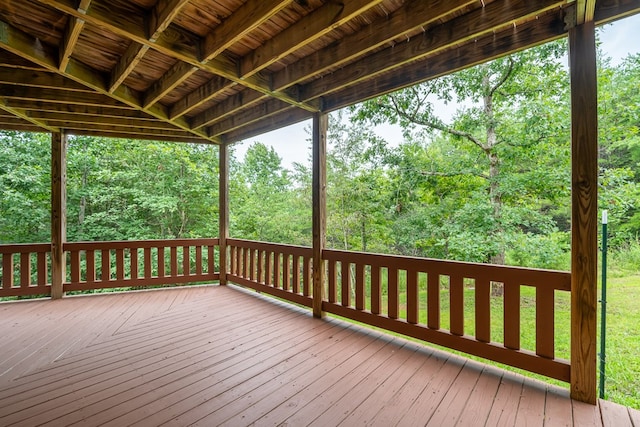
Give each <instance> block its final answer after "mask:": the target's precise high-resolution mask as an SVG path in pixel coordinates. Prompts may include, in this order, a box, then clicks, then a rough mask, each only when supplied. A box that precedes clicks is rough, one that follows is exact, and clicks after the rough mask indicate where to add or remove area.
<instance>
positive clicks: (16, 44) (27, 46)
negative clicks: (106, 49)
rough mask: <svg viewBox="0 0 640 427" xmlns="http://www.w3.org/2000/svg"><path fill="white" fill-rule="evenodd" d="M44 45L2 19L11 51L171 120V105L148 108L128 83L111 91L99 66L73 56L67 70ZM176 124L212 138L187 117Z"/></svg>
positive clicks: (2, 40)
mask: <svg viewBox="0 0 640 427" xmlns="http://www.w3.org/2000/svg"><path fill="white" fill-rule="evenodd" d="M38 44H39V45H42V44H41V43H39V42H38V40H36V39H35V38H33V37H31V36H29V35H28V34H25V33H23V32H22V31H21V30H19V29H17V28H14V27H11V26H10V25H9V24H7V23H5V22H3V21H0V47H3V48H5V49H7V50H9V51H10V52H12V53H14V54H16V55H19V56H22V57H24V58H26V59H28V60H30V61H32V62H34V63H36V64H38V65H41V66H42V67H44V68H46V69H48V70H50V71H54V72H57V73H60V74H62V75H64V76H65V77H68V78H70V79H72V80H75V81H76V82H78V83H81V84H84V85H85V86H87V87H89V88H91V89H93V90H95V91H97V92H99V93H102V94H104V95H107V96H111V97H113V98H115V99H117V100H118V101H120V102H123V103H125V104H127V105H130V106H132V107H135V108H137V109H140V110H144V111H145V112H147V113H149V114H151V115H152V116H155V117H157V118H159V119H161V120H164V121H170V120H169V118H168V113H167V109H166V108H164V107H162V106H160V105H157V104H156V105H152V106H150V107H149V108H147V109H143V107H142V105H141V103H140V94H139V93H137V92H136V91H134V90H132V89H131V88H128V87H127V86H125V85H121V86H119V87H118V88H117V89H116V90H115V91H113V92H112V93H110V92H109V91H108V88H107V85H106V83H105V81H104V80H105V79H103V78H102V76H100V73H98V72H97V71H96V70H94V69H91V68H89V67H88V66H86V65H84V64H82V63H80V62H78V61H75V60H73V59H71V60H70V61H69V65H68V66H67V68H66V70H65V71H64V72H63V71H61V70H59V69H58V68H57V64H54V63H53V61H52V59H51V58H52V54H51V53H50V52H47V50H46V49H34V48H33V46H34V45H38ZM170 122H171V123H172V124H174V125H175V126H177V127H179V128H181V129H183V130H186V131H188V132H191V133H193V134H194V135H196V136H198V137H201V138H204V139H208V136H207V135H206V134H205V133H204V132H203V131H199V130H194V129H191V127H190V125H189V123H188V122H187V121H186V120H183V119H176V120H172V121H170Z"/></svg>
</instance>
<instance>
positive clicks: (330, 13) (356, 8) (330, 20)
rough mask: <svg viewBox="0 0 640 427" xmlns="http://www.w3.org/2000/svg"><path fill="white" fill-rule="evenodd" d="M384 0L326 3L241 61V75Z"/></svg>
mask: <svg viewBox="0 0 640 427" xmlns="http://www.w3.org/2000/svg"><path fill="white" fill-rule="evenodd" d="M382 1H383V0H351V1H349V2H343V3H337V2H333V1H329V2H327V3H325V4H324V5H323V6H322V7H320V8H318V9H316V10H314V11H313V12H311V13H310V14H309V15H306V16H304V17H303V18H302V19H300V20H299V21H297V22H296V23H295V24H293V25H291V26H290V27H287V28H286V29H284V30H283V31H282V32H280V33H279V34H277V35H276V36H275V37H273V38H271V39H269V40H267V41H266V42H265V43H264V44H262V45H261V46H260V47H258V48H257V49H255V50H254V51H252V52H251V53H249V54H248V55H246V56H245V57H244V58H242V60H241V61H240V75H241V76H242V77H243V78H246V77H249V76H251V75H253V74H255V73H257V72H258V71H260V70H262V69H264V68H266V67H268V66H269V65H271V64H273V63H274V62H276V61H279V60H280V59H282V58H284V57H285V56H287V55H289V54H290V53H291V52H293V51H295V50H296V49H298V48H299V47H300V46H303V45H305V44H308V43H311V42H313V41H314V40H317V39H319V38H320V37H323V36H324V35H326V34H327V33H329V32H331V31H333V30H334V29H335V28H338V27H339V26H341V25H343V24H345V23H347V22H349V21H350V20H352V19H353V18H355V17H356V16H358V15H360V14H361V13H363V12H366V11H367V10H369V9H371V8H373V7H375V6H377V5H378V4H380V3H382Z"/></svg>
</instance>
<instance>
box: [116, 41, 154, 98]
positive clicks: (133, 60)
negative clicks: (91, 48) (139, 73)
mask: <svg viewBox="0 0 640 427" xmlns="http://www.w3.org/2000/svg"><path fill="white" fill-rule="evenodd" d="M148 50H149V46H146V45H142V44H140V43H136V42H131V44H130V45H129V47H128V48H127V50H125V52H124V54H123V55H122V56H121V57H120V59H119V60H118V63H117V64H116V66H115V67H113V69H112V70H111V76H110V78H109V93H113V92H114V91H115V90H116V89H118V87H120V85H121V84H122V83H123V82H124V81H125V80H126V79H127V77H129V74H131V73H132V72H133V70H134V69H135V68H136V67H137V66H138V64H139V63H140V61H141V60H142V58H143V57H144V55H145V54H146V53H147V51H148Z"/></svg>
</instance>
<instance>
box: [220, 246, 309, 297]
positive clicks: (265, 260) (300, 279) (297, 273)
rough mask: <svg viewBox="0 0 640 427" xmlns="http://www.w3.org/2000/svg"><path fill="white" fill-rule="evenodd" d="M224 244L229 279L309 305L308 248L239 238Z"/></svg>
mask: <svg viewBox="0 0 640 427" xmlns="http://www.w3.org/2000/svg"><path fill="white" fill-rule="evenodd" d="M227 247H228V248H229V259H230V264H231V265H230V268H229V274H228V275H227V278H228V279H229V280H230V281H232V282H235V283H237V284H239V285H243V286H247V287H250V288H252V289H255V290H258V291H261V292H266V293H269V294H271V295H274V296H276V297H279V298H282V299H285V300H288V301H291V302H294V303H296V304H301V305H305V306H307V307H311V305H312V302H313V300H312V293H313V292H312V291H313V289H312V283H311V264H312V263H311V259H312V257H313V253H312V250H311V248H308V247H303V246H291V245H280V244H274V243H264V242H253V241H249V240H239V239H227Z"/></svg>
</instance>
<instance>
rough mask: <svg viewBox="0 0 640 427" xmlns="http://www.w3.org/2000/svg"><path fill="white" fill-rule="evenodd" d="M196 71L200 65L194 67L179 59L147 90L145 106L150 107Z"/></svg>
mask: <svg viewBox="0 0 640 427" xmlns="http://www.w3.org/2000/svg"><path fill="white" fill-rule="evenodd" d="M196 71H198V67H194V66H193V65H190V64H187V63H186V62H181V61H178V62H177V63H175V64H174V65H173V66H172V67H171V68H170V69H169V70H168V71H167V72H166V73H164V75H163V76H162V77H160V79H159V80H157V81H156V82H155V83H154V84H153V85H152V86H151V87H150V88H149V89H148V90H147V91H146V92H145V94H144V101H143V103H142V105H143V107H144V108H148V107H149V106H150V105H152V104H155V103H156V102H158V101H159V100H161V99H162V98H163V97H164V96H165V95H167V94H168V93H169V92H171V91H172V90H173V89H175V88H176V87H178V86H180V85H181V84H182V83H184V81H185V80H187V79H188V78H189V77H191V76H192V75H193V74H194V73H195V72H196Z"/></svg>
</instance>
